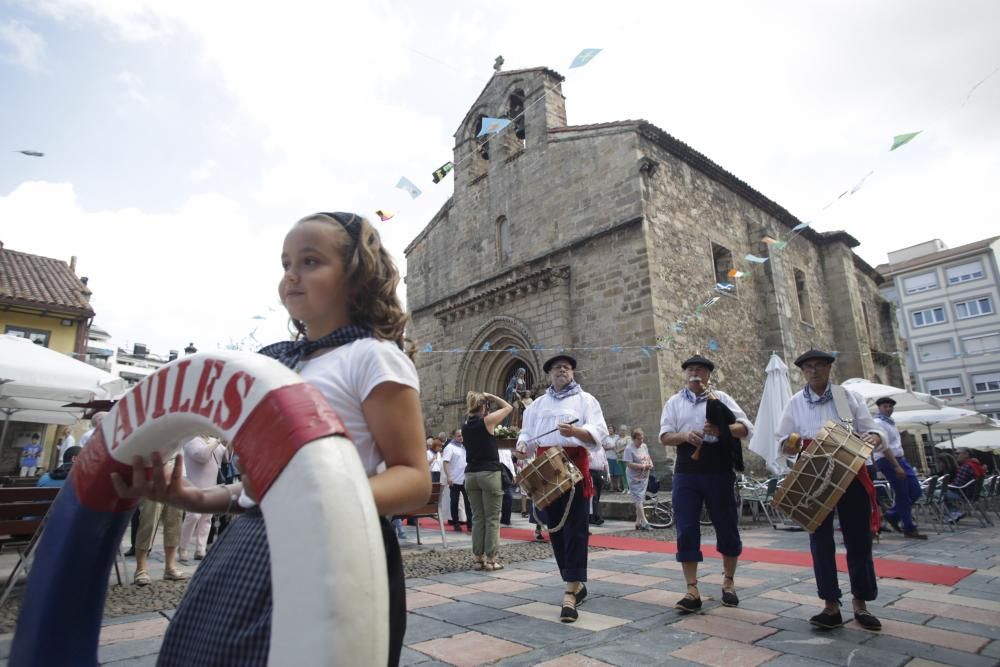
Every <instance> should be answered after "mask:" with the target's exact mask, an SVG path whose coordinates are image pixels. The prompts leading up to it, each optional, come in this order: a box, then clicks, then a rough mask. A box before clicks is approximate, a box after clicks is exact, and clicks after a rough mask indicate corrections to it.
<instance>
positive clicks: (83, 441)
mask: <svg viewBox="0 0 1000 667" xmlns="http://www.w3.org/2000/svg"><path fill="white" fill-rule="evenodd" d="M95 430H96V429H95V428H94V427H93V426H91V427H90V429H89V430H88V431H87V432H85V433H84V434H83V435H81V436H80V447H86V446H87V443H88V442H90V439H91V438H92V437H93V435H94V431H95Z"/></svg>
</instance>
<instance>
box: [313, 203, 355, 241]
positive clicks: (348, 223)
mask: <svg viewBox="0 0 1000 667" xmlns="http://www.w3.org/2000/svg"><path fill="white" fill-rule="evenodd" d="M319 215H325V216H327V217H328V218H333V219H334V220H336V221H337V222H339V223H340V226H341V227H343V228H344V231H346V232H347V235H348V236H350V237H351V250H354V248H356V247H358V241H359V239H360V238H361V216H359V215H355V214H354V213H343V212H341V211H336V212H333V213H326V212H322V213H320V214H319Z"/></svg>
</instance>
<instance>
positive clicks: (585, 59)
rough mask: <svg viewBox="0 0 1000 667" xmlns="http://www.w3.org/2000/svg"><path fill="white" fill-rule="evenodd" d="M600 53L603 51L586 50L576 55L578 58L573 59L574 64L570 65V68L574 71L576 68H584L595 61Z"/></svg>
mask: <svg viewBox="0 0 1000 667" xmlns="http://www.w3.org/2000/svg"><path fill="white" fill-rule="evenodd" d="M600 52H601V49H584V50H583V51H580V53H578V54H576V58H573V62H571V63H570V64H569V68H570V69H573V68H575V67H583V66H584V65H586V64H587V63H589V62H590V61H591V60H593V59H594V56H596V55H597V54H598V53H600Z"/></svg>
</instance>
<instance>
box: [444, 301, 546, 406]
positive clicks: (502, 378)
mask: <svg viewBox="0 0 1000 667" xmlns="http://www.w3.org/2000/svg"><path fill="white" fill-rule="evenodd" d="M487 341H489V343H490V350H491V351H490V352H481V350H482V349H483V345H485V344H486V342H487ZM534 341H535V336H534V334H533V333H532V332H531V329H530V328H529V327H528V325H526V324H525V323H524V322H522V321H520V320H518V319H516V318H513V317H509V316H507V315H498V316H496V317H493V318H491V319H490V320H489V321H488V322H486V323H485V324H484V325H482V326H481V327H479V329H478V330H477V331H476V333H475V335H474V336H473V337H472V340H471V341H470V342H469V348H468V349H467V350H466V352H465V355H464V356H463V357H462V361H461V362H459V366H458V374H457V384H456V386H455V396H457V397H459V398H461V399H462V400H464V398H465V394H466V392H468V391H488V392H490V393H491V394H497V395H498V396H502V395H503V392H504V389H505V388H506V377H507V374H508V372H509V370H510V367H511V366H513V365H515V364H517V363H518V361H520V362H521V363H523V364H524V365H526V366H527V367H528V369H529V370H530V371H531V374H532V375H533V376H534V377H535V378H541V377H542V376H543V375H544V374H543V373H542V360H541V359H540V358H539V356H538V353H537V352H536V351H535V350H533V349H532V346H533V345H534ZM512 347H513V348H517V352H516V353H512V352H506V351H504V352H499V351H498V350H508V349H510V348H512Z"/></svg>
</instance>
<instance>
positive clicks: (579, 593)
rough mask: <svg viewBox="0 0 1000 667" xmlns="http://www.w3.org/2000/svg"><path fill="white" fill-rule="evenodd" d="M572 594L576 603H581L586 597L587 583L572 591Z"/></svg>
mask: <svg viewBox="0 0 1000 667" xmlns="http://www.w3.org/2000/svg"><path fill="white" fill-rule="evenodd" d="M573 595H575V596H576V604H577V605H580V604H583V601H584V600H586V599H587V584H584V585H583V586H581V587H580V590H578V591H577V592H576V593H573Z"/></svg>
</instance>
